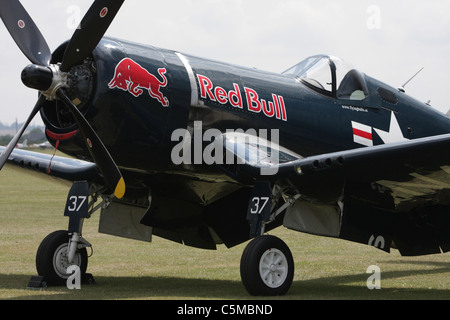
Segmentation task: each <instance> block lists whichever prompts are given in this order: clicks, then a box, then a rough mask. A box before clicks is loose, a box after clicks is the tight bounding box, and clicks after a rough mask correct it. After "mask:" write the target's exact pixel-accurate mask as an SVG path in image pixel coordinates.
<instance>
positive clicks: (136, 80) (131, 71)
mask: <svg viewBox="0 0 450 320" xmlns="http://www.w3.org/2000/svg"><path fill="white" fill-rule="evenodd" d="M165 73H166V68H159V69H158V74H159V76H160V77H161V79H162V80H159V79H158V78H157V77H156V76H154V75H153V74H151V73H150V72H148V71H147V70H146V69H145V68H143V67H142V66H141V65H140V64H139V63H137V62H135V61H133V60H132V59H130V58H124V59H122V60H121V61H120V62H119V63H118V64H117V66H116V70H115V72H114V77H113V78H112V80H111V81H110V82H109V84H108V86H109V88H110V89H114V88H119V89H121V90H123V91H128V92H129V93H131V94H132V95H133V96H135V97H139V96H140V95H141V94H142V93H143V92H144V90H146V91H148V93H149V95H150V97H152V98H154V99H156V100H158V101H159V102H160V103H161V105H162V106H163V107H168V106H169V100H168V99H167V98H166V97H165V96H164V95H163V94H162V93H161V91H160V90H161V88H164V87H165V86H167V78H166V76H165Z"/></svg>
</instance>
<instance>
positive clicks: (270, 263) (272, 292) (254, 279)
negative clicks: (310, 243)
mask: <svg viewBox="0 0 450 320" xmlns="http://www.w3.org/2000/svg"><path fill="white" fill-rule="evenodd" d="M293 278H294V260H293V258H292V254H291V251H290V250H289V248H288V246H287V245H286V244H285V243H284V242H283V241H282V240H281V239H279V238H277V237H274V236H269V235H263V236H259V237H256V238H255V239H253V240H252V241H251V242H250V243H249V244H248V245H247V247H246V248H245V250H244V253H243V254H242V258H241V279H242V283H243V284H244V287H245V289H246V290H247V291H248V293H249V294H251V295H254V296H279V295H284V294H285V293H286V292H287V291H288V290H289V288H290V287H291V284H292V280H293Z"/></svg>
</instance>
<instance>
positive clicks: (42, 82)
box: [21, 64, 67, 100]
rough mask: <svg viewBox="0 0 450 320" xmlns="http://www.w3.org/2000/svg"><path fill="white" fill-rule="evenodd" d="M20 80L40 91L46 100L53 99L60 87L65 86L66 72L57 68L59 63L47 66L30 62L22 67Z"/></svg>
mask: <svg viewBox="0 0 450 320" xmlns="http://www.w3.org/2000/svg"><path fill="white" fill-rule="evenodd" d="M21 78H22V82H23V84H24V85H26V86H27V87H29V88H32V89H36V90H39V91H42V93H43V94H44V95H45V97H46V98H47V100H55V99H56V92H57V91H58V89H60V88H67V73H65V72H61V71H60V70H59V65H56V64H51V65H49V66H48V67H44V66H40V65H37V64H30V65H28V66H26V67H25V69H23V71H22V74H21Z"/></svg>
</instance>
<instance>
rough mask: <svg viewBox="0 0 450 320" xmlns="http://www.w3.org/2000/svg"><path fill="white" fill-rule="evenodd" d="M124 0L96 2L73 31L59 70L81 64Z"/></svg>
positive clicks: (65, 69) (63, 70)
mask: <svg viewBox="0 0 450 320" xmlns="http://www.w3.org/2000/svg"><path fill="white" fill-rule="evenodd" d="M123 2H124V0H117V1H111V0H96V1H95V2H94V3H93V4H92V6H91V7H90V8H89V10H88V12H87V13H86V15H85V16H84V18H83V20H82V21H81V23H80V25H79V26H78V28H77V30H75V32H74V34H73V36H72V38H71V39H70V42H69V45H68V46H67V48H66V51H65V53H64V58H63V61H62V64H61V68H60V70H61V71H62V72H67V71H68V70H69V69H70V67H72V66H74V65H77V64H78V63H80V62H82V61H83V60H84V59H85V58H86V57H87V56H89V55H90V54H91V53H92V51H93V50H94V49H95V47H97V44H98V43H99V42H100V40H101V39H102V37H103V35H104V34H105V32H106V30H107V29H108V27H109V25H110V24H111V22H112V21H113V19H114V17H115V16H116V14H117V12H118V11H119V9H120V7H121V6H122V4H123Z"/></svg>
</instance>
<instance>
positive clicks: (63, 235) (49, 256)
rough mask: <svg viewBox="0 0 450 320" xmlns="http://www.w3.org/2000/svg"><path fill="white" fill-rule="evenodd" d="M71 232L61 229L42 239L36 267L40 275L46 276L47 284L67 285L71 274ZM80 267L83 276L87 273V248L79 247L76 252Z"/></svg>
mask: <svg viewBox="0 0 450 320" xmlns="http://www.w3.org/2000/svg"><path fill="white" fill-rule="evenodd" d="M68 244H69V233H68V232H67V231H66V230H59V231H55V232H52V233H50V234H49V235H48V236H46V237H45V238H44V240H42V242H41V244H40V245H39V248H38V251H37V254H36V269H37V271H38V274H39V275H40V276H43V277H44V281H45V282H46V283H47V285H55V286H59V285H66V282H67V279H68V278H69V276H70V274H68V273H67V268H68V267H69V266H70V264H69V262H68V261H67V253H68V252H67V251H68ZM73 264H74V265H77V266H78V267H79V268H80V272H81V277H83V276H84V275H85V273H86V269H87V264H88V256H87V251H86V248H82V249H78V250H77V253H76V254H75V263H73Z"/></svg>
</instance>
